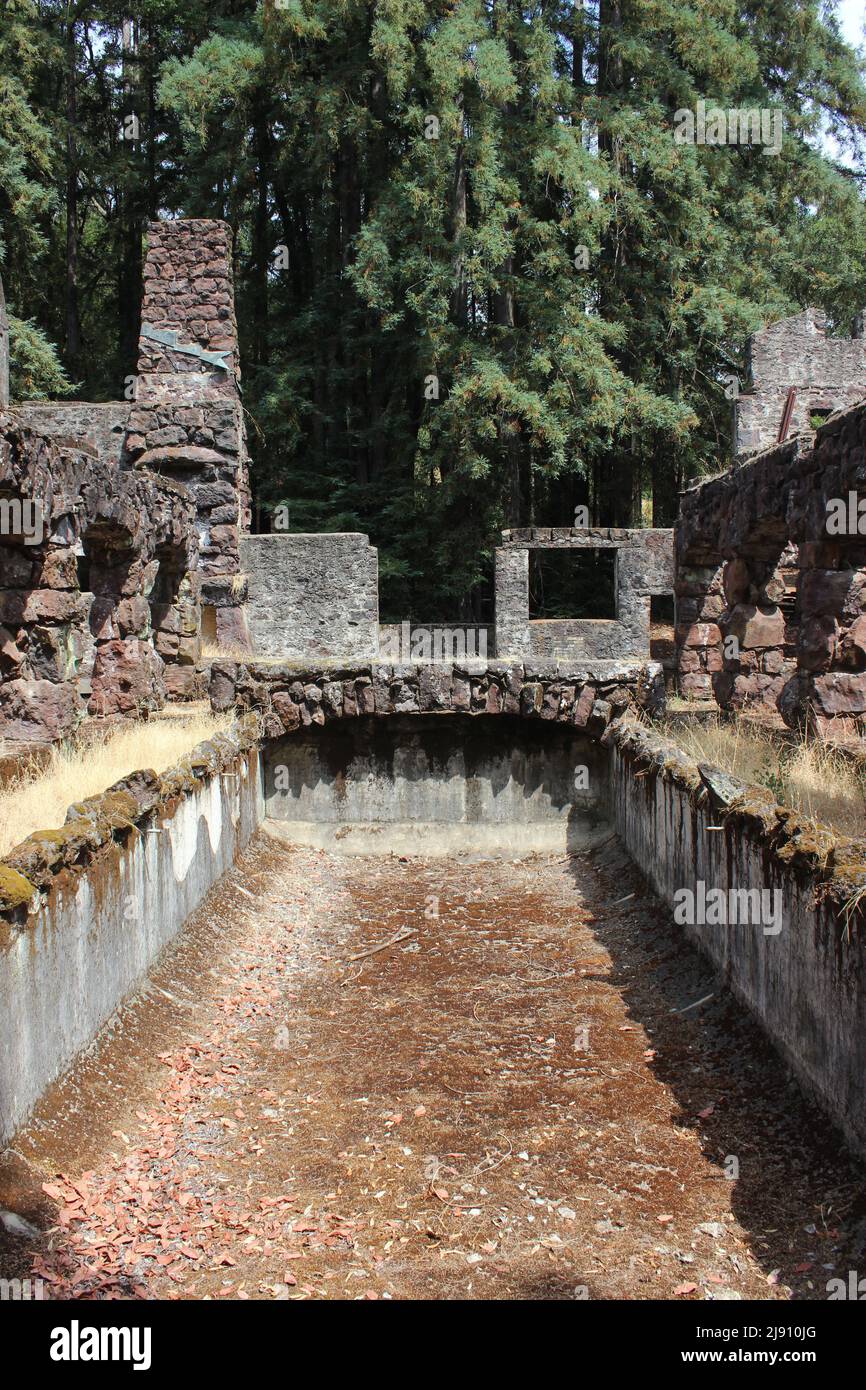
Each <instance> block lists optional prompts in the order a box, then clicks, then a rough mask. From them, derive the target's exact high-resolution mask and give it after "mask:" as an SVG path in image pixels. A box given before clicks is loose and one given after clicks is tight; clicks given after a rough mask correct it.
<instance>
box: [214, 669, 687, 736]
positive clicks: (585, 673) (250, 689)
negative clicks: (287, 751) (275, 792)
mask: <svg viewBox="0 0 866 1390" xmlns="http://www.w3.org/2000/svg"><path fill="white" fill-rule="evenodd" d="M210 698H211V706H212V708H213V709H214V711H216V712H217V713H220V712H223V711H225V710H228V709H232V708H237V709H239V710H244V711H247V710H253V711H255V712H256V713H258V714H259V715H260V716H261V718H262V726H263V729H264V732H265V734H266V736H267V737H268V738H279V737H281V736H282V735H283V734H287V733H288V734H291V733H294V731H295V729H298V728H301V727H303V728H309V727H310V726H311V725H324V724H327V723H329V722H331V721H333V720H342V719H357V718H359V717H363V716H367V715H376V716H379V717H382V716H388V715H394V714H435V715H441V714H504V715H520V716H521V717H522V718H525V719H542V720H556V721H559V722H560V723H565V724H569V725H571V726H572V727H573V728H575V729H579V730H581V731H582V732H585V733H587V734H589V735H590V736H591V737H600V736H601V735H602V734H603V733H604V731H605V730H606V728H607V727H608V725H609V724H610V722H611V721H612V720H613V719H615V718H616V717H617V716H618V715H620V714H622V713H623V711H624V710H625V709H627V708H628V707H629V706H630V705H635V706H637V707H639V708H642V709H648V710H655V709H658V708H660V707H661V706H663V704H664V698H665V687H664V672H663V670H662V667H661V665H660V664H659V663H658V662H654V661H646V662H643V661H619V662H617V661H596V662H593V664H592V666H567V665H562V664H560V663H557V662H555V661H552V662H551V661H548V662H526V663H524V662H518V661H508V660H496V661H479V660H475V661H466V662H454V663H447V664H446V663H436V662H406V663H394V664H392V663H386V662H373V663H370V664H368V665H364V664H358V665H356V666H354V667H349V666H345V665H342V664H338V663H337V662H334V663H332V664H331V665H323V666H315V665H309V664H304V665H293V664H289V663H285V664H277V663H266V662H255V661H251V662H224V661H221V662H215V663H214V664H213V665H212V666H211V680H210Z"/></svg>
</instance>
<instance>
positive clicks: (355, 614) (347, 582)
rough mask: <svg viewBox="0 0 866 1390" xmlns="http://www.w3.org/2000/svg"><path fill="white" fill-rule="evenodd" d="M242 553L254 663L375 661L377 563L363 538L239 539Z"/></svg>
mask: <svg viewBox="0 0 866 1390" xmlns="http://www.w3.org/2000/svg"><path fill="white" fill-rule="evenodd" d="M240 554H241V565H242V568H243V570H244V572H245V574H246V575H247V582H248V586H249V588H248V599H247V622H248V624H249V629H250V634H251V637H252V642H253V650H254V652H255V655H256V656H263V657H275V658H277V659H278V660H282V661H303V660H309V661H317V660H318V661H321V660H325V661H326V660H328V659H329V658H333V659H335V660H337V661H341V662H345V663H346V664H347V665H350V664H351V663H353V662H363V661H370V660H371V659H372V658H374V657H375V656H376V654H377V652H378V650H379V557H378V553H377V551H375V550H374V549H373V547H372V546H371V545H370V544H369V542H368V540H367V537H366V536H362V535H360V534H356V533H353V532H345V533H333V532H328V533H325V534H322V535H300V534H290V535H272V536H244V537H242V539H241V549H240Z"/></svg>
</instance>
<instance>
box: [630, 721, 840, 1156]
mask: <svg viewBox="0 0 866 1390" xmlns="http://www.w3.org/2000/svg"><path fill="white" fill-rule="evenodd" d="M609 744H610V747H611V750H612V761H611V769H610V778H611V780H610V813H611V820H612V822H613V824H614V825H615V827H616V830H617V832H618V834H619V837H620V839H621V841H622V843H623V845H624V846H625V847H626V849H627V850H628V851H629V853H630V854H631V855H632V857H633V859H634V860H635V862H636V863H637V864H638V865H639V866H640V868H641V869H642V870H643V872H644V873H645V874H646V876H647V878H648V880H649V882H650V883H651V884H652V886H653V887H654V888H655V890H656V892H657V893H658V894H659V896H660V897H661V898H662V900H663V901H664V902H666V903H668V904H669V905H673V903H674V901H675V895H676V894H677V893H678V892H679V891H680V890H683V889H690V890H692V891H693V892H698V891H700V890H699V888H698V885H699V884H700V883H703V884H704V885H705V886H706V887H707V888H712V889H722V890H724V892H725V893H727V892H728V891H729V890H731V889H733V890H738V889H750V890H755V889H759V890H763V889H766V890H768V891H769V892H778V894H779V897H778V899H777V900H776V901H777V902H778V904H779V907H780V917H781V923H780V929H779V930H778V931H775V930H774V931H773V933H772V934H768V933H767V932H765V931H764V929H763V928H762V926H761V925H759V924H755V923H754V922H753V921H748V920H747V921H739V922H738V921H734V920H729V921H727V922H726V923H724V924H720V925H701V924H700V923H699V922H691V923H687V924H685V925H683V927H682V928H681V930H682V931H683V933H684V934H685V935H686V936H688V937H689V938H690V939H691V940H693V941H695V942H696V943H697V944H698V945H699V946H700V947H701V949H702V950H703V951H705V952H706V954H707V956H708V957H709V958H710V959H711V960H712V961H713V962H714V963H715V964H716V965H717V966H718V968H719V970H720V971H721V972H722V974H723V976H724V978H725V981H726V983H727V984H728V985H729V986H730V988H731V989H732V990H733V992H734V994H735V995H737V997H738V998H739V999H741V1000H742V1001H743V1002H744V1003H745V1004H746V1005H747V1007H748V1008H749V1010H750V1012H751V1013H752V1015H753V1016H754V1017H755V1018H756V1019H757V1020H758V1022H759V1023H760V1024H761V1026H762V1027H763V1028H764V1029H765V1030H766V1032H767V1034H768V1035H769V1037H770V1038H771V1039H772V1041H773V1043H774V1045H775V1046H776V1047H777V1048H778V1049H779V1051H780V1052H781V1053H782V1055H783V1056H784V1057H785V1058H786V1059H787V1060H788V1062H789V1063H790V1065H791V1067H792V1068H793V1070H794V1072H795V1073H796V1074H797V1076H798V1077H799V1078H800V1080H801V1081H802V1082H804V1084H805V1085H806V1086H807V1087H808V1088H809V1090H810V1091H811V1092H812V1093H813V1094H814V1095H815V1096H817V1097H818V1098H819V1100H820V1102H821V1104H822V1105H823V1106H824V1107H825V1109H826V1110H827V1111H828V1113H829V1114H830V1115H831V1116H832V1117H833V1119H834V1120H835V1122H836V1123H837V1124H838V1125H840V1127H841V1128H842V1130H843V1131H844V1133H845V1134H846V1135H847V1137H848V1139H849V1141H850V1142H851V1144H852V1145H853V1146H854V1147H855V1148H857V1149H859V1150H860V1151H861V1152H862V1151H863V1150H864V1149H866V930H864V922H863V916H862V912H860V911H854V912H851V913H850V915H849V914H848V913H847V912H846V903H848V902H850V899H851V898H852V896H853V895H854V894H855V893H857V892H858V891H859V892H861V893H862V892H863V891H864V888H866V842H864V841H862V840H859V841H858V840H853V841H852V840H849V839H847V838H846V837H844V836H836V835H834V834H833V833H832V832H831V831H830V830H829V829H828V828H826V827H819V828H817V829H816V827H815V826H814V824H813V823H811V822H809V821H808V820H806V819H805V818H803V817H800V816H798V815H797V814H796V813H795V812H793V811H787V810H785V809H784V808H782V807H780V806H777V805H776V803H775V801H774V798H773V797H772V796H771V794H770V793H769V792H768V791H766V790H765V789H763V788H755V787H746V786H744V785H743V784H742V783H738V782H736V780H735V779H734V778H730V777H726V776H722V775H721V774H719V773H717V772H716V771H715V770H713V769H703V768H698V766H697V765H696V764H694V763H693V762H692V761H691V760H690V759H689V758H687V757H686V756H685V754H683V753H681V752H680V751H679V750H678V749H677V748H675V747H674V746H673V745H672V744H669V743H666V742H665V741H664V740H662V739H660V738H658V736H657V735H654V734H650V733H647V732H646V731H645V730H641V729H639V728H631V729H628V728H627V727H623V728H621V729H619V730H617V731H616V732H615V733H614V734H613V735H612V737H611V739H610V741H609ZM713 826H715V827H721V829H718V828H717V829H711V827H713Z"/></svg>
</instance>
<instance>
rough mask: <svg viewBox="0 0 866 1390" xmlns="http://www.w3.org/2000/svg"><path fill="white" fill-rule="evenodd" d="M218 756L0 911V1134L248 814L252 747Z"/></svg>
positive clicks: (16, 1121)
mask: <svg viewBox="0 0 866 1390" xmlns="http://www.w3.org/2000/svg"><path fill="white" fill-rule="evenodd" d="M221 761H222V765H221V766H220V765H218V766H217V767H216V768H215V769H214V770H213V771H212V772H211V773H210V775H207V776H205V777H204V778H203V779H200V780H197V781H196V782H195V784H192V785H188V786H187V788H186V790H185V791H183V792H182V794H181V795H180V796H179V797H178V798H175V799H174V801H173V803H169V804H168V805H166V806H158V807H156V808H154V809H153V810H152V811H151V812H150V813H149V814H148V815H147V816H146V817H145V818H144V819H143V820H142V821H141V823H140V824H139V827H138V831H133V833H132V834H131V835H130V836H129V837H128V838H127V840H126V843H124V844H120V843H116V842H115V841H114V840H112V839H109V840H108V841H107V842H106V843H105V844H103V846H102V847H101V849H100V851H99V853H98V855H96V856H95V857H94V858H93V859H91V860H90V862H89V863H88V864H87V867H86V871H84V872H78V873H76V874H69V873H66V874H61V875H59V876H58V877H57V878H56V880H55V881H54V882H53V883H50V884H48V885H47V886H46V889H45V891H44V893H43V894H42V895H41V900H40V901H39V905H38V908H37V910H36V911H35V912H33V913H31V914H30V915H27V916H26V917H25V918H24V919H23V920H9V919H8V918H7V919H6V920H4V919H3V918H0V1017H2V1019H3V1034H4V1039H5V1046H4V1047H3V1050H2V1053H0V1143H2V1142H4V1141H5V1140H7V1139H8V1138H9V1137H10V1136H11V1135H12V1133H13V1132H14V1130H15V1129H16V1128H17V1127H18V1126H19V1125H20V1124H21V1123H22V1122H23V1121H24V1120H25V1119H26V1117H27V1115H28V1113H29V1111H30V1110H31V1109H32V1107H33V1105H34V1104H35V1103H36V1101H37V1100H38V1099H39V1097H40V1095H41V1094H42V1092H43V1091H44V1090H45V1088H46V1086H48V1085H49V1084H50V1083H51V1082H52V1081H53V1080H55V1079H56V1078H57V1077H58V1076H59V1075H60V1074H61V1072H63V1071H64V1070H65V1069H66V1068H67V1067H68V1066H69V1064H70V1062H71V1061H72V1060H73V1058H74V1057H75V1055H76V1053H77V1052H79V1051H80V1049H81V1048H83V1047H85V1046H86V1045H87V1043H89V1042H90V1041H91V1040H92V1039H93V1038H94V1037H95V1035H96V1033H97V1031H98V1029H99V1028H100V1026H101V1025H102V1024H103V1023H104V1022H105V1021H106V1019H107V1018H109V1016H110V1015H111V1014H112V1013H113V1011H114V1010H115V1009H116V1008H117V1007H118V1005H119V1004H120V1003H121V1001H122V1000H123V998H124V997H125V996H126V995H127V994H128V993H129V991H130V990H131V989H132V988H133V987H134V986H135V985H136V983H137V982H138V981H139V980H140V979H141V977H142V975H143V974H144V973H145V972H146V971H147V970H148V968H149V966H150V965H151V964H152V963H153V961H154V960H155V959H156V957H157V955H158V954H159V952H160V950H161V949H162V947H163V946H165V945H166V943H167V942H169V941H170V940H171V939H172V937H173V936H175V935H176V933H177V932H178V931H179V930H180V928H181V926H182V925H183V922H184V921H185V919H186V918H187V917H188V916H189V914H190V913H191V912H192V911H194V909H195V908H196V907H197V906H198V905H199V903H200V902H201V899H202V898H203V897H204V895H205V893H206V892H207V891H208V889H209V888H210V887H211V886H212V885H213V884H214V883H215V882H216V880H217V879H218V878H219V877H220V875H221V874H222V873H224V872H225V870H226V869H228V868H229V867H230V866H231V864H232V863H233V862H234V859H235V857H236V856H237V854H238V853H239V852H240V851H241V850H242V849H243V848H244V846H245V845H246V844H247V842H248V841H249V839H250V836H251V835H252V833H253V831H254V830H255V829H256V827H257V825H258V824H259V822H260V820H261V817H262V795H261V779H260V775H259V756H258V752H257V750H256V749H255V748H251V749H249V748H248V749H246V750H245V751H237V752H236V755H235V757H234V758H233V759H231V760H221ZM73 809H81V808H73ZM31 838H33V839H38V838H39V837H31ZM44 838H46V839H47V838H48V837H44ZM53 838H55V839H58V838H59V837H53ZM28 843H29V842H27V841H25V842H24V846H22V847H21V849H22V850H26V848H27V845H28ZM3 870H5V874H6V877H4V878H3V880H2V881H3V883H4V884H5V882H6V878H8V876H9V871H8V869H7V868H6V866H5V865H4V866H0V871H3ZM16 877H19V875H17V874H16ZM22 881H23V880H22Z"/></svg>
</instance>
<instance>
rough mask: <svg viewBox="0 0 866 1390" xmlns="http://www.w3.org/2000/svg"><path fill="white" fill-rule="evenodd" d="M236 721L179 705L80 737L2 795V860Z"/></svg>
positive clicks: (28, 771) (30, 769)
mask: <svg viewBox="0 0 866 1390" xmlns="http://www.w3.org/2000/svg"><path fill="white" fill-rule="evenodd" d="M231 722H232V721H231V716H230V715H224V716H220V717H216V716H215V715H212V714H211V713H210V710H209V708H208V707H207V706H202V705H197V706H194V707H193V706H189V705H187V706H177V705H175V706H173V707H169V709H168V710H166V711H163V714H162V715H161V716H158V717H156V718H154V719H151V720H149V721H148V723H146V724H138V725H136V726H135V727H132V728H119V729H116V730H107V731H105V732H104V733H98V734H93V733H92V732H88V733H87V735H86V736H84V737H79V738H77V739H75V740H74V741H72V742H70V743H64V744H59V745H57V746H56V747H54V748H52V749H51V751H50V754H49V755H48V761H47V762H45V761H44V760H43V761H42V762H38V761H37V760H36V759H35V758H34V759H33V761H32V763H30V764H29V765H25V766H24V767H23V768H22V770H21V771H20V772H19V773H18V774H16V776H14V777H13V778H12V779H11V780H10V782H8V783H7V785H6V786H5V787H4V788H3V789H2V794H0V858H2V857H3V856H4V855H6V854H8V853H9V851H10V849H12V848H13V846H15V845H17V844H19V843H20V841H21V840H23V839H25V838H26V837H27V836H28V835H32V833H33V831H34V830H54V829H57V828H58V827H59V826H61V825H62V824H63V822H64V820H65V819H66V811H67V808H68V807H69V806H70V805H71V804H72V802H73V801H82V800H83V799H84V798H85V797H88V796H96V795H98V793H99V792H103V791H105V789H106V788H107V787H110V786H111V785H112V784H113V783H114V782H117V781H119V780H120V778H121V777H126V776H127V775H128V774H129V773H130V772H135V771H137V769H139V768H142V767H149V768H153V770H154V771H155V772H164V771H165V770H166V768H168V767H171V766H172V764H173V763H176V762H177V761H178V759H179V758H182V757H183V756H184V754H185V753H188V752H189V751H190V749H191V748H194V747H195V745H196V744H197V743H201V742H202V740H203V739H208V738H213V736H214V734H218V733H223V732H224V731H225V730H227V729H228V728H229V727H230V725H231Z"/></svg>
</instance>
